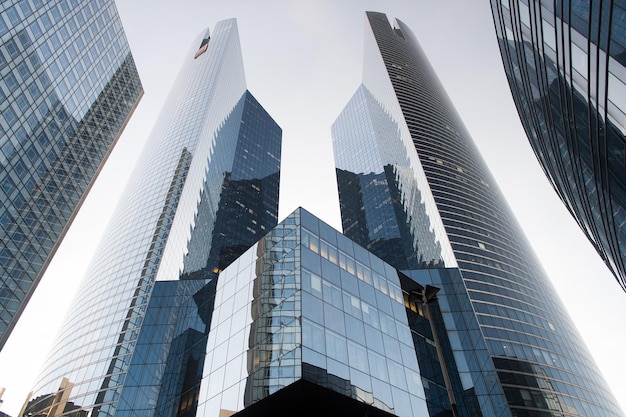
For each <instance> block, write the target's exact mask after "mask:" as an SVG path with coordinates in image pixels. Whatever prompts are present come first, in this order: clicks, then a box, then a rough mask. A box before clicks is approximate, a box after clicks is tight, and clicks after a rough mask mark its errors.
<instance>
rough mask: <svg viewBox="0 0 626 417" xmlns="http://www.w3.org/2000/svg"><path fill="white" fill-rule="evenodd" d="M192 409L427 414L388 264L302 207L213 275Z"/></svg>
mask: <svg viewBox="0 0 626 417" xmlns="http://www.w3.org/2000/svg"><path fill="white" fill-rule="evenodd" d="M206 354H207V366H205V369H204V373H203V379H202V387H201V390H200V401H199V403H200V405H199V408H198V415H200V416H206V417H209V416H214V417H219V416H225V415H233V414H235V413H237V414H236V415H241V416H256V415H276V416H287V415H351V416H391V415H399V416H416V417H417V416H422V415H426V414H425V413H426V403H425V400H424V389H423V387H422V381H421V378H420V374H419V367H418V365H417V359H416V354H415V350H414V347H413V341H412V338H411V331H410V329H409V325H408V322H407V315H406V311H405V307H404V297H403V292H402V290H401V287H400V280H399V276H398V273H397V271H396V270H395V269H394V268H392V267H391V266H389V265H388V264H385V263H384V262H382V261H381V260H380V259H379V258H377V257H375V256H373V255H371V254H370V253H368V252H367V251H366V250H365V249H363V248H361V247H359V246H358V245H356V244H354V243H353V242H352V241H350V240H349V239H347V238H346V237H345V236H343V235H341V234H340V233H339V232H337V231H336V230H334V229H333V228H331V227H330V226H328V225H327V224H325V223H324V222H322V221H320V220H318V219H317V218H315V217H314V216H313V215H311V214H310V213H308V212H306V211H305V210H303V209H297V210H296V211H295V212H294V213H292V214H291V215H289V216H287V218H286V219H285V220H283V221H282V222H281V223H280V224H279V225H278V226H277V227H276V228H275V229H273V230H272V231H270V233H268V234H267V235H266V236H265V237H264V238H262V239H261V240H260V241H259V242H258V243H256V244H255V245H254V246H253V247H252V248H251V249H249V250H248V251H247V252H246V253H245V254H244V255H243V256H241V257H240V258H239V259H237V260H236V261H235V262H234V263H233V264H231V265H230V267H228V268H226V269H225V270H224V271H223V272H222V274H221V275H220V279H219V281H218V283H217V290H216V296H215V309H214V311H213V320H212V322H211V331H210V333H209V341H208V344H207V350H206Z"/></svg>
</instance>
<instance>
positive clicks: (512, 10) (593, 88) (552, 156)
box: [491, 0, 626, 290]
mask: <svg viewBox="0 0 626 417" xmlns="http://www.w3.org/2000/svg"><path fill="white" fill-rule="evenodd" d="M491 3H492V11H493V16H494V23H495V27H496V33H497V35H498V40H499V44H500V52H501V54H502V60H503V63H504V69H505V72H506V74H507V77H508V80H509V86H510V87H511V93H512V95H513V99H514V101H515V105H516V106H517V111H518V113H519V115H520V119H521V122H522V125H523V126H524V129H525V130H526V135H527V136H528V140H529V141H530V144H531V146H532V148H533V150H534V152H535V155H536V156H537V159H538V160H539V163H540V164H541V166H542V168H543V170H544V172H545V174H546V176H547V178H548V180H549V181H550V183H551V184H552V187H553V188H554V190H555V191H556V192H557V194H558V195H559V197H560V199H561V200H562V201H563V203H564V204H565V206H566V207H567V209H568V211H569V212H570V213H571V214H572V216H574V218H575V219H576V222H577V223H578V225H579V226H580V228H581V229H582V231H583V232H584V233H585V235H586V236H587V238H588V239H589V241H590V242H591V243H592V244H593V245H594V247H595V248H596V250H597V251H598V253H599V254H600V256H601V257H602V259H603V260H604V262H605V263H606V265H607V266H608V267H609V269H610V270H611V272H612V273H613V274H614V275H615V277H616V279H617V281H618V282H619V284H620V285H621V286H622V288H623V289H624V290H626V183H625V182H626V162H625V161H626V159H625V158H626V151H625V149H626V68H625V66H626V1H624V0H615V1H611V2H606V1H599V2H589V1H583V0H567V1H563V2H557V3H554V4H553V3H552V2H537V1H530V2H526V1H511V2H500V1H492V2H491Z"/></svg>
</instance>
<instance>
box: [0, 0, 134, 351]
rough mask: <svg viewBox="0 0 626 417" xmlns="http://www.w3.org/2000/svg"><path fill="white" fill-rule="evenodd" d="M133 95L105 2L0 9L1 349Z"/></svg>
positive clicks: (38, 2) (117, 26)
mask: <svg viewBox="0 0 626 417" xmlns="http://www.w3.org/2000/svg"><path fill="white" fill-rule="evenodd" d="M142 94H143V89H142V86H141V82H140V81H139V76H138V74H137V69H136V68H135V64H134V62H133V58H132V56H131V53H130V49H129V47H128V44H127V42H126V38H125V36H124V31H123V29H122V25H121V22H120V19H119V16H118V14H117V10H116V8H115V4H114V2H113V1H112V0H93V1H77V0H58V1H42V0H30V1H27V0H21V1H17V0H15V1H13V0H11V1H3V2H2V4H0V137H1V139H0V277H2V278H1V280H0V349H1V348H2V346H3V345H4V343H5V342H6V340H7V338H8V336H9V334H10V332H11V330H12V329H13V327H14V326H15V323H16V321H17V319H18V318H19V316H20V314H21V312H22V310H23V309H24V307H25V305H26V303H27V302H28V299H29V298H30V296H31V294H32V293H33V291H34V290H35V287H36V286H37V283H38V282H39V280H40V279H41V276H42V275H43V273H44V271H45V269H46V267H47V265H48V263H49V262H50V259H51V257H52V255H53V254H54V252H55V250H56V248H57V247H58V245H59V243H60V241H61V239H62V238H63V236H64V234H65V232H66V230H67V228H68V227H69V224H70V223H71V221H72V219H73V218H74V216H75V214H76V211H77V210H78V208H79V206H80V205H81V203H82V201H83V199H84V197H85V194H86V192H87V191H88V190H89V188H90V187H91V184H92V183H93V181H94V179H95V177H96V176H97V174H98V172H99V170H100V169H101V167H102V165H103V163H104V161H105V160H106V158H107V156H108V155H109V153H110V152H111V150H112V148H113V146H114V144H115V142H116V141H117V139H118V137H119V136H120V134H121V131H122V129H123V128H124V126H125V124H126V122H127V121H128V118H129V117H130V115H131V114H132V112H133V110H134V109H135V107H136V105H137V103H138V102H139V99H140V98H141V96H142Z"/></svg>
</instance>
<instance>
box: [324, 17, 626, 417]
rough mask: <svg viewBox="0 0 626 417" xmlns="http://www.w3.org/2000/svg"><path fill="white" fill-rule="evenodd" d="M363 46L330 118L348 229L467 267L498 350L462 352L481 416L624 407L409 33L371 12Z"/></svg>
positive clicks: (375, 248)
mask: <svg viewBox="0 0 626 417" xmlns="http://www.w3.org/2000/svg"><path fill="white" fill-rule="evenodd" d="M364 55H365V58H364V76H363V85H362V86H361V88H360V89H359V90H358V91H357V93H356V95H355V97H354V98H353V100H352V101H351V104H350V105H349V107H348V108H346V110H345V111H344V113H342V115H341V116H340V118H339V119H338V120H337V122H336V123H335V125H334V126H333V143H334V148H335V160H336V165H337V178H338V184H339V196H340V204H341V212H342V223H343V228H344V233H345V235H346V236H347V237H349V238H351V239H353V240H354V241H355V242H357V243H359V244H360V245H362V246H364V247H366V248H367V249H368V250H371V251H372V252H373V253H374V254H376V255H377V256H380V257H381V259H383V260H385V261H386V262H389V263H390V264H391V265H392V266H394V267H397V268H399V269H402V270H404V271H403V272H404V273H405V274H406V275H408V276H411V277H415V279H416V280H417V281H418V282H419V280H420V279H425V278H424V276H423V273H422V275H420V274H419V273H418V272H417V271H416V270H415V268H429V267H455V266H457V267H458V269H459V271H460V275H459V278H458V280H457V281H455V282H451V283H449V285H450V286H449V287H447V288H452V289H453V291H450V294H451V293H452V292H454V291H456V297H457V299H460V298H459V297H460V294H461V293H462V294H464V297H466V299H469V301H470V302H471V306H472V309H473V315H474V318H475V319H477V320H478V324H479V330H477V331H475V332H469V334H468V336H467V337H468V338H470V339H474V340H478V339H483V340H484V342H485V343H486V345H487V349H488V351H489V356H490V357H491V359H487V361H486V362H483V361H480V360H479V359H478V358H477V356H472V355H471V353H469V359H468V360H467V361H466V362H467V363H464V362H465V360H464V359H463V358H461V357H459V355H457V354H455V359H456V365H457V366H458V367H459V370H460V372H461V374H462V375H463V374H464V373H466V375H464V376H463V377H462V378H461V381H462V383H463V388H464V389H465V390H466V391H467V392H473V393H475V394H476V395H478V397H479V399H478V401H479V403H480V411H475V414H474V415H481V414H482V415H485V416H487V415H489V416H504V415H512V416H517V417H526V416H528V417H530V416H533V417H536V416H539V417H557V416H558V417H562V416H586V417H588V416H623V414H622V412H621V411H620V410H619V408H618V406H617V404H616V401H615V399H614V398H613V397H612V395H611V393H610V391H609V389H608V387H607V386H606V384H605V382H604V381H603V379H602V376H601V375H600V373H599V371H598V370H597V369H596V366H595V365H594V363H593V360H592V359H591V357H590V355H589V353H588V351H587V349H586V348H585V346H584V344H583V342H582V341H581V339H580V336H579V335H578V333H577V331H576V329H575V327H574V326H573V324H572V322H571V320H570V318H569V317H568V315H567V313H566V312H565V309H564V307H563V306H562V304H561V302H560V300H559V297H558V295H557V294H556V292H555V290H554V288H553V287H552V285H551V283H550V281H549V279H548V277H547V276H546V275H545V273H544V271H543V270H542V268H541V266H540V265H539V262H538V260H537V259H536V257H535V255H534V254H533V252H532V249H531V248H530V245H529V244H528V242H527V241H526V239H525V238H524V235H523V233H522V231H521V230H520V228H519V226H518V224H517V221H516V220H515V218H514V216H513V214H512V213H511V211H510V209H509V207H508V206H507V204H506V203H505V201H504V198H503V196H502V194H501V193H500V191H499V190H498V188H497V185H496V183H495V181H494V179H493V178H492V176H491V174H490V172H489V170H488V169H487V167H486V165H485V163H484V161H483V159H482V157H481V156H480V154H479V152H478V150H477V148H476V146H475V145H474V143H473V141H472V139H471V137H470V136H469V134H468V132H467V131H466V129H465V127H464V126H463V124H462V122H461V120H460V118H459V116H458V115H457V113H456V112H455V110H454V108H453V106H452V104H451V102H450V100H449V99H448V97H447V95H446V94H445V91H444V89H443V87H442V85H441V84H440V82H439V80H438V79H437V77H436V75H435V74H434V71H433V69H432V68H431V66H430V64H429V63H428V60H427V58H426V56H425V54H424V52H423V51H422V49H421V48H420V46H419V44H418V42H417V40H416V39H415V36H414V35H413V33H412V32H411V31H410V30H409V28H408V27H406V25H404V24H403V23H402V22H400V21H397V20H396V21H395V25H394V26H392V25H391V24H390V23H389V21H388V19H387V17H386V16H385V15H384V14H381V13H374V12H368V13H367V15H366V33H365V54H364ZM364 108H367V110H364ZM348 110H349V111H348ZM418 191H419V192H418ZM389 248H394V249H392V250H389ZM411 248H412V249H411ZM411 251H413V252H411ZM423 283H424V284H428V282H423ZM439 285H441V284H439ZM450 300H451V297H449V296H447V295H446V291H444V293H443V294H442V295H440V296H439V304H440V305H443V306H445V307H447V306H448V305H449V303H450ZM464 314H466V313H464V312H462V311H460V310H456V311H452V315H451V316H450V317H451V318H452V317H456V318H458V319H459V320H461V318H462V317H463V316H464ZM470 314H471V309H470ZM467 322H468V323H471V320H470V321H467ZM451 324H452V322H451V321H447V322H446V327H447V328H448V331H449V330H450V326H451ZM450 340H451V344H452V346H453V348H454V347H455V346H458V345H460V343H461V341H460V340H458V338H456V340H455V337H453V336H450ZM457 353H458V352H457ZM492 367H495V372H493V368H492ZM478 375H483V379H482V381H477V380H476V379H475V377H477V376H478ZM492 377H493V379H492ZM485 381H490V382H491V383H495V385H496V386H488V385H486V383H485ZM502 396H505V397H506V402H505V405H504V407H502V404H501V403H500V399H501V398H502ZM507 403H508V405H507Z"/></svg>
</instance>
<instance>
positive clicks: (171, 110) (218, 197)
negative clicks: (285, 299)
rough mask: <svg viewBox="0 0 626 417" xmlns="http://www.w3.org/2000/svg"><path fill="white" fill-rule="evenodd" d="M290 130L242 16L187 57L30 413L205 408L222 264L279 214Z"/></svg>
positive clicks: (170, 411)
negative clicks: (250, 83)
mask: <svg viewBox="0 0 626 417" xmlns="http://www.w3.org/2000/svg"><path fill="white" fill-rule="evenodd" d="M281 138H282V132H281V129H280V127H279V126H278V125H277V124H276V123H275V122H274V120H273V119H272V118H271V117H270V116H269V115H268V114H267V112H266V111H265V110H264V109H263V108H262V107H261V105H260V104H259V103H258V102H257V101H256V99H255V98H254V97H253V96H252V95H251V94H250V93H249V92H248V91H247V90H246V85H245V77H244V71H243V63H242V57H241V50H240V45H239V37H238V31H237V24H236V21H235V20H234V19H231V20H225V21H222V22H219V23H218V24H217V25H216V27H215V29H214V31H213V33H212V34H211V35H209V32H208V31H206V33H204V34H203V35H201V36H200V37H199V38H198V39H197V41H196V43H194V45H193V48H192V50H191V51H190V53H189V54H188V56H187V58H186V60H185V63H184V66H183V69H182V71H181V73H180V75H179V78H178V80H177V81H176V84H175V85H174V88H173V90H172V92H171V93H170V96H169V98H168V100H167V104H166V106H165V108H164V109H163V111H162V113H161V115H160V117H159V119H158V122H157V125H156V126H155V128H154V130H153V132H152V134H151V137H150V138H149V141H148V145H147V146H146V148H145V150H144V153H143V155H142V157H141V159H140V161H139V164H138V166H137V168H136V169H135V172H134V173H133V176H132V177H131V180H130V182H129V185H128V186H127V189H126V191H125V194H124V196H123V197H122V200H121V202H120V205H119V206H118V208H117V210H116V213H115V214H114V218H113V220H112V222H111V224H110V225H109V228H108V230H107V232H106V235H105V237H104V239H103V241H102V243H101V246H100V248H99V250H98V252H97V253H96V255H95V257H94V259H93V261H92V264H91V266H90V268H89V270H88V272H87V275H86V276H85V278H84V280H83V283H82V284H81V287H80V289H79V291H78V294H77V297H76V299H75V301H74V303H73V305H72V306H71V308H70V311H69V313H68V316H67V318H66V320H65V322H64V324H63V326H62V328H61V331H60V334H59V335H58V336H57V340H56V343H55V344H54V346H53V349H52V352H51V353H50V355H49V357H48V360H47V362H46V365H45V367H44V371H43V372H42V373H41V374H40V377H39V380H38V382H37V383H36V386H35V389H34V391H33V397H32V398H33V399H32V400H31V401H30V402H29V405H28V409H27V410H26V412H27V413H52V412H53V411H54V410H56V412H57V415H76V414H77V413H83V414H86V413H90V414H91V415H92V416H93V417H95V416H113V415H116V414H119V415H137V413H141V414H142V415H146V416H147V415H167V416H170V415H180V416H193V415H195V410H196V406H197V399H198V389H199V384H200V377H201V375H202V368H203V363H204V350H205V345H206V336H207V332H208V329H209V327H208V326H209V325H210V324H211V316H212V311H213V297H214V290H215V285H216V281H217V274H218V273H219V272H220V271H221V270H222V269H223V268H225V267H226V266H227V265H228V264H229V263H231V262H232V261H233V260H234V259H235V258H237V257H238V256H239V255H241V253H243V252H244V251H245V250H246V249H247V248H248V247H250V246H251V245H252V244H254V243H255V242H256V241H257V240H259V238H261V237H262V236H263V235H264V234H265V233H267V231H269V230H270V229H271V228H272V227H274V226H275V225H276V224H277V214H278V186H279V176H280V154H281ZM50 394H53V398H54V400H53V401H52V402H50V401H48V400H47V399H49V398H50ZM70 404H71V406H69V405H70ZM59 410H61V411H59Z"/></svg>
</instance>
